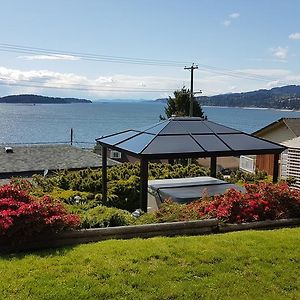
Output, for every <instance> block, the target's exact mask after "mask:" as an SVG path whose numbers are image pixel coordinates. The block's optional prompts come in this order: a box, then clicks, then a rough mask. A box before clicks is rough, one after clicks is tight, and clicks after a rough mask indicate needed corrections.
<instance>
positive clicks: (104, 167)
mask: <svg viewBox="0 0 300 300" xmlns="http://www.w3.org/2000/svg"><path fill="white" fill-rule="evenodd" d="M102 200H104V201H106V200H107V147H105V146H102Z"/></svg>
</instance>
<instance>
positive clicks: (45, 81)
mask: <svg viewBox="0 0 300 300" xmlns="http://www.w3.org/2000/svg"><path fill="white" fill-rule="evenodd" d="M231 74H235V76H234V77H233V76H230V75H231ZM251 75H253V76H252V77H253V78H254V79H255V77H256V76H255V75H257V76H258V77H259V78H257V80H250V79H249V77H251ZM261 78H264V79H265V80H261ZM184 83H185V85H186V86H187V87H189V84H190V82H189V77H187V74H186V73H185V72H184V71H183V70H182V73H180V72H179V73H178V75H177V77H174V78H173V77H167V76H133V75H127V74H115V75H110V76H105V75H102V74H99V76H97V77H96V78H89V77H86V76H84V75H81V74H74V73H60V72H53V71H49V70H28V71H23V70H18V69H9V68H5V67H0V96H4V95H8V94H21V93H36V94H43V95H48V96H65V97H83V98H87V99H92V100H93V99H156V98H161V97H167V96H169V95H171V94H172V92H173V91H174V90H176V89H180V88H181V87H182V86H183V84H184ZM285 84H300V74H299V75H298V74H293V73H292V72H291V71H289V70H286V69H240V70H233V71H231V72H225V71H224V72H222V74H215V73H213V72H211V70H203V69H199V70H198V71H197V72H196V73H195V75H194V90H195V91H197V90H202V91H203V95H215V94H221V93H229V92H240V91H250V90H256V89H261V88H270V87H273V86H276V85H277V86H278V85H285ZM49 87H51V88H49ZM145 90H146V91H151V92H144V91H145Z"/></svg>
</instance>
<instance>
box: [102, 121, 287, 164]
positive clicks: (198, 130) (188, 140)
mask: <svg viewBox="0 0 300 300" xmlns="http://www.w3.org/2000/svg"><path fill="white" fill-rule="evenodd" d="M96 141H97V142H98V143H100V144H101V145H103V146H107V147H109V148H112V149H116V150H118V151H124V152H127V153H129V154H131V155H134V156H138V157H148V158H149V159H156V158H172V157H209V156H235V155H242V154H266V153H269V154H271V153H281V152H282V151H284V150H285V147H284V146H282V145H279V144H276V143H273V142H270V141H267V140H264V139H261V138H258V137H254V136H252V135H249V134H247V133H244V132H241V131H238V130H236V129H232V128H229V127H226V126H223V125H220V124H217V123H215V122H212V121H208V120H204V119H202V118H198V117H172V118H170V119H168V120H165V121H163V122H160V123H156V124H154V125H152V126H147V127H145V128H142V129H138V130H134V129H131V130H126V131H122V132H118V133H115V134H111V135H107V136H103V137H101V138H98V139H96Z"/></svg>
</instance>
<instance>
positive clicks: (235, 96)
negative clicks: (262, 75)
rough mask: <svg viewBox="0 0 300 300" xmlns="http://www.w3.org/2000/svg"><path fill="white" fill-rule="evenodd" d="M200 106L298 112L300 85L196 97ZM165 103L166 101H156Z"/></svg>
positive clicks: (299, 106)
mask: <svg viewBox="0 0 300 300" xmlns="http://www.w3.org/2000/svg"><path fill="white" fill-rule="evenodd" d="M196 98H197V100H198V101H199V102H200V104H201V105H206V106H228V107H260V108H263V107H264V108H275V109H291V110H300V85H287V86H282V87H275V88H272V89H270V90H266V89H262V90H257V91H252V92H244V93H230V94H222V95H216V96H200V97H196ZM156 101H158V102H166V101H167V99H157V100H156Z"/></svg>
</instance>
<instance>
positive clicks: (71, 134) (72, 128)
mask: <svg viewBox="0 0 300 300" xmlns="http://www.w3.org/2000/svg"><path fill="white" fill-rule="evenodd" d="M72 145H73V128H71V146H72Z"/></svg>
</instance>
